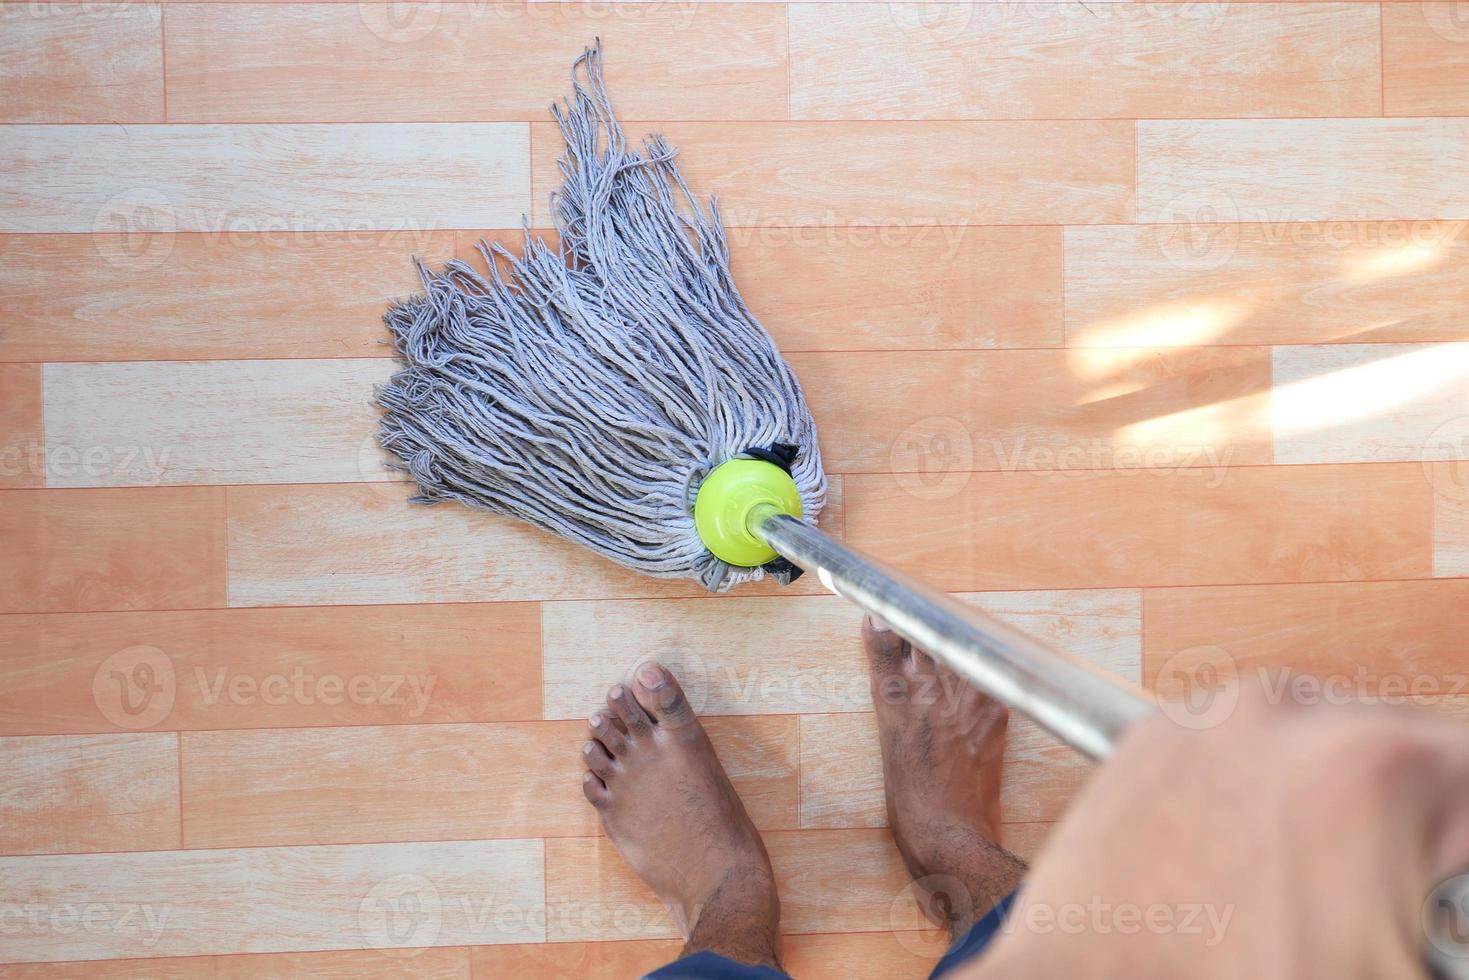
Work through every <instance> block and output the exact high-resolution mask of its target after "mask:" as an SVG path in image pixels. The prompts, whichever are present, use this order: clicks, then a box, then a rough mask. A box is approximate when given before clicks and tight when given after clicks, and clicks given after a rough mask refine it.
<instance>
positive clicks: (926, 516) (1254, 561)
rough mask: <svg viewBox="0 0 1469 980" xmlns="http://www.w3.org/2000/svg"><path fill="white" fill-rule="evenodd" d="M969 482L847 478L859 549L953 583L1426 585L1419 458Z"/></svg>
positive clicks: (1427, 531)
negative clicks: (939, 493)
mask: <svg viewBox="0 0 1469 980" xmlns="http://www.w3.org/2000/svg"><path fill="white" fill-rule="evenodd" d="M1211 472H1212V471H1209V470H1195V471H1189V470H1177V471H1174V472H1157V471H1149V470H1138V471H1125V470H1116V471H1095V472H1086V473H1023V472H1017V473H972V474H967V475H966V477H965V479H964V480H963V481H961V482H956V483H955V486H954V489H953V492H952V494H951V495H950V496H947V497H944V498H942V499H932V498H923V497H919V496H917V495H915V494H913V493H910V492H908V491H907V490H905V489H904V488H903V486H902V485H901V483H900V482H899V481H898V480H897V479H896V478H895V477H892V476H848V477H847V478H846V485H847V497H848V499H847V529H848V539H849V542H850V543H851V544H852V545H853V546H854V547H857V548H860V549H863V550H865V551H868V552H871V553H872V554H875V555H881V556H882V557H883V559H884V560H885V561H887V562H889V563H891V564H893V565H896V566H897V567H899V568H903V569H906V570H908V571H910V572H911V573H913V574H915V575H917V576H918V577H920V578H922V579H923V580H925V581H927V582H929V583H930V584H934V585H937V586H939V587H941V588H946V589H1005V588H1012V589H1013V588H1096V587H1106V586H1137V585H1206V584H1227V583H1253V582H1272V581H1284V582H1289V581H1298V582H1301V581H1304V582H1311V581H1330V580H1358V579H1369V578H1414V577H1422V576H1425V575H1427V574H1429V568H1430V563H1431V561H1432V544H1431V535H1432V533H1433V532H1432V515H1431V508H1432V499H1431V498H1432V493H1431V490H1430V488H1429V486H1428V484H1427V482H1426V481H1425V480H1424V479H1423V474H1422V470H1421V468H1420V467H1419V466H1418V465H1417V464H1361V465H1351V466H1298V467H1295V466H1293V467H1259V466H1241V467H1234V468H1231V469H1227V470H1222V471H1218V472H1216V473H1213V475H1211Z"/></svg>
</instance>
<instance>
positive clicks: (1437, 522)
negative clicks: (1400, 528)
mask: <svg viewBox="0 0 1469 980" xmlns="http://www.w3.org/2000/svg"><path fill="white" fill-rule="evenodd" d="M1463 438H1464V436H1463V435H1458V436H1457V437H1456V440H1455V441H1460V440H1462V439H1463ZM1461 444H1462V443H1461ZM1423 471H1424V473H1425V474H1426V475H1427V477H1428V479H1429V482H1430V483H1431V484H1432V486H1433V489H1434V495H1433V574H1435V575H1469V463H1465V462H1464V461H1462V460H1455V461H1440V462H1434V463H1425V464H1423Z"/></svg>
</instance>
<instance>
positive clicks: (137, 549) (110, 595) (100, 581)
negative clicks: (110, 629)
mask: <svg viewBox="0 0 1469 980" xmlns="http://www.w3.org/2000/svg"><path fill="white" fill-rule="evenodd" d="M48 462H49V464H50V465H51V466H52V467H55V466H57V465H62V461H61V460H59V459H58V457H57V456H56V455H55V454H52V456H51V458H50V459H49V460H48ZM85 462H86V461H85V460H79V461H77V462H76V465H78V466H81V465H83V464H84V463H85ZM0 539H3V540H4V541H5V542H6V544H5V547H4V548H0V613H10V612H79V611H85V610H107V609H177V608H184V609H189V608H201V607H208V606H220V605H223V604H224V592H225V585H224V571H225V569H224V565H225V541H224V492H223V491H222V490H219V489H217V488H213V487H152V488H148V489H125V490H111V489H109V490H6V491H0Z"/></svg>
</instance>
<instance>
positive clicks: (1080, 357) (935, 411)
mask: <svg viewBox="0 0 1469 980" xmlns="http://www.w3.org/2000/svg"><path fill="white" fill-rule="evenodd" d="M790 360H791V364H792V366H793V367H794V368H795V369H796V373H797V375H798V376H799V377H800V378H801V381H802V385H803V387H804V390H805V392H806V396H807V400H808V401H809V403H810V405H811V411H812V414H813V415H814V416H815V418H816V424H817V429H818V431H819V432H820V433H821V449H822V462H823V463H824V464H825V465H826V467H827V468H828V469H830V470H832V471H835V472H849V473H873V472H897V473H907V474H910V476H908V477H907V483H909V484H911V485H913V487H914V490H915V493H919V494H922V493H930V492H931V493H942V492H944V485H945V483H946V482H948V481H950V480H952V479H954V478H956V476H957V474H960V473H967V472H970V471H974V470H1006V471H1013V470H1037V469H1044V470H1051V469H1095V468H1097V467H1098V466H1104V465H1107V461H1110V460H1113V459H1116V460H1120V461H1122V462H1123V463H1129V461H1130V465H1132V466H1150V467H1165V468H1172V467H1180V466H1202V465H1206V464H1207V462H1208V461H1209V460H1228V461H1230V462H1232V463H1234V464H1236V465H1247V464H1252V463H1268V462H1270V351H1269V350H1268V349H1263V348H1252V347H1242V348H1234V349H1219V348H1216V349H1209V350H1197V349H1187V348H1161V349H1157V350H1140V351H1137V352H1122V353H1119V352H1116V351H1110V350H1102V351H1092V350H1082V349H1076V348H1072V349H1067V350H1054V351H1050V350H1026V351H966V352H962V353H961V352H957V351H926V352H891V353H889V352H872V353H867V352H860V353H859V352H842V353H822V354H796V355H792V357H791V358H790Z"/></svg>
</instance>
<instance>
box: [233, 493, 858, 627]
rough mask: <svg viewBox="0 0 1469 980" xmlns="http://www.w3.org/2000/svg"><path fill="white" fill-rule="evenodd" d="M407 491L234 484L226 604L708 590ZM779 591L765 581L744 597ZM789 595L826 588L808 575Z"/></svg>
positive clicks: (456, 599)
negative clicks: (432, 503)
mask: <svg viewBox="0 0 1469 980" xmlns="http://www.w3.org/2000/svg"><path fill="white" fill-rule="evenodd" d="M411 493H412V491H411V490H410V489H409V488H408V486H407V485H406V484H401V483H374V484H355V485H354V484H327V485H317V486H304V485H303V486H292V487H267V486H259V487H231V488H230V491H229V503H230V550H229V558H230V578H229V582H230V604H231V605H235V606H255V605H311V604H317V605H331V604H336V603H344V604H356V603H413V602H485V601H503V600H515V599H545V598H558V599H575V598H613V597H620V596H658V595H664V596H667V595H687V596H696V595H707V592H706V591H705V590H704V587H703V586H701V585H700V584H699V583H697V582H694V581H691V580H660V579H653V578H649V577H648V576H645V575H641V574H638V573H636V572H632V571H629V570H627V569H624V568H621V567H620V566H618V565H615V564H613V563H612V562H611V561H609V560H607V559H604V558H601V557H599V556H597V555H594V554H592V553H591V552H590V551H587V550H586V549H584V548H581V547H578V546H576V545H573V544H571V543H569V542H566V541H563V540H561V539H560V538H557V537H555V536H554V535H551V534H548V533H546V532H544V531H540V530H537V529H535V528H533V527H531V526H530V525H527V524H522V523H520V522H519V521H514V520H511V519H509V518H501V517H496V516H494V515H491V514H489V513H487V512H485V511H480V510H470V509H469V508H467V507H461V506H457V505H448V504H445V505H441V506H436V507H424V506H420V505H418V504H411V505H410V504H409V503H408V501H407V498H408V497H409V496H410V495H411ZM838 513H840V511H838ZM827 520H828V519H827V517H826V515H825V513H824V512H823V516H822V526H823V527H827V526H828V525H827ZM838 520H840V517H838ZM838 527H840V524H838ZM784 591H786V590H784V589H783V588H782V587H781V586H779V585H776V584H774V583H772V582H770V581H769V580H767V581H765V582H763V583H761V584H760V585H757V586H753V587H750V588H748V589H742V590H741V594H750V593H754V594H761V593H764V594H777V593H781V592H784ZM793 591H796V592H801V593H805V594H810V593H813V592H820V591H822V586H821V584H820V583H819V582H816V581H815V576H810V575H808V576H805V577H804V578H802V579H801V580H800V581H799V582H797V583H795V585H794V586H793Z"/></svg>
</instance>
